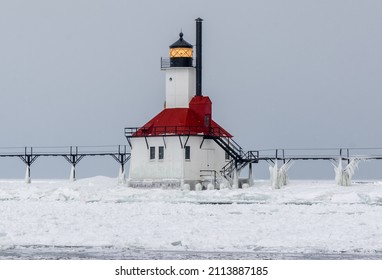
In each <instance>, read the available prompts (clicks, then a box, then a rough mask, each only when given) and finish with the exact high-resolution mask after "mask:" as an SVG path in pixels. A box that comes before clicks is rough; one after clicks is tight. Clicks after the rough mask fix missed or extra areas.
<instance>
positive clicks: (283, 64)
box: [0, 0, 382, 178]
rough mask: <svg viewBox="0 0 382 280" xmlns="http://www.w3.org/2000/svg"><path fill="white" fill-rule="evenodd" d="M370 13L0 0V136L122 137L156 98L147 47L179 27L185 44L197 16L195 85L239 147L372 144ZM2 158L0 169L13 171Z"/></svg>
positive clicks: (375, 93) (15, 139)
mask: <svg viewBox="0 0 382 280" xmlns="http://www.w3.org/2000/svg"><path fill="white" fill-rule="evenodd" d="M381 15H382V1H379V0H375V1H372V0H363V1H351V0H321V1H316V0H299V1H296V0H290V1H284V0H279V1H277V0H274V1H269V0H263V1H256V0H248V1H244V0H242V1H240V0H236V1H205V0H203V1H182V0H177V1H168V0H162V1H145V0H137V1H132V0H130V1H127V0H112V1H110V0H108V1H106V0H104V1H101V0H89V1H80V0H75V1H74V0H65V1H63V0H62V1H52V0H46V1H43V0H34V1H26V0H23V1H19V0H0V96H1V103H0V104H1V106H0V108H1V109H0V127H1V137H0V147H9V146H12V147H14V146H62V145H106V144H107V145H108V144H125V143H126V140H125V138H124V135H123V128H124V127H127V126H141V125H143V124H144V123H145V122H147V121H148V120H149V119H150V118H152V117H153V116H155V115H156V114H157V113H159V112H160V111H161V110H162V108H163V101H164V98H165V88H164V85H165V84H164V73H163V72H161V71H160V57H161V56H168V46H169V45H170V44H172V43H173V42H175V41H176V40H177V39H178V33H179V31H180V30H181V29H182V30H183V33H184V38H185V39H186V40H187V41H189V42H190V43H192V44H195V21H194V19H195V18H197V17H202V18H203V19H204V22H203V44H204V45H203V55H204V56H203V94H204V95H208V96H210V98H211V99H212V102H213V106H214V107H213V118H214V119H215V121H217V122H218V123H219V124H220V125H222V126H223V127H224V128H226V129H227V130H228V131H229V132H231V133H232V134H233V135H234V137H235V140H236V141H237V142H238V143H240V144H241V145H242V146H243V148H245V149H246V150H249V149H251V150H255V149H263V148H306V147H309V148H310V147H382V128H381V119H382V118H381V107H382V104H381V103H382V102H381V101H382V96H381V95H382V36H381V34H382V33H381V26H382V16H381ZM16 161H17V163H16ZM42 161H44V160H41V162H42ZM8 162H11V160H7V159H0V167H1V169H2V171H1V170H0V177H2V178H4V177H9V176H11V177H12V176H13V177H14V176H16V174H21V175H23V172H24V171H23V170H24V169H23V165H22V163H21V161H20V160H16V159H15V163H14V164H13V163H12V164H13V165H9V164H8ZM12 162H13V161H12ZM89 163H90V161H88V163H86V164H85V163H84V164H83V165H84V166H85V165H89ZM109 163H110V165H111V166H109ZM40 164H41V163H40ZM103 164H105V166H103ZM98 165H100V166H102V169H104V170H106V169H107V170H113V169H116V170H118V166H117V164H116V163H114V162H111V160H107V161H106V160H104V161H102V164H98ZM4 166H6V167H4ZM55 166H56V165H55ZM4 168H5V169H4ZM57 168H58V169H59V168H64V169H65V170H66V169H68V170H69V167H68V164H67V163H65V162H64V161H63V160H62V163H61V162H60V163H58V164H57ZM330 168H331V167H330ZM40 169H41V168H40ZM65 172H66V171H65ZM65 172H63V173H59V174H65ZM108 172H109V171H108ZM110 172H111V171H110ZM379 172H380V173H381V174H382V168H381V169H380V171H379ZM43 173H44V172H42V171H41V174H43ZM83 174H91V175H96V174H94V171H93V173H91V172H89V173H85V171H84V173H83ZM38 175H40V174H39V173H38ZM329 175H330V176H331V175H332V174H329ZM41 176H42V175H41ZM65 176H66V175H65ZM65 176H64V177H65Z"/></svg>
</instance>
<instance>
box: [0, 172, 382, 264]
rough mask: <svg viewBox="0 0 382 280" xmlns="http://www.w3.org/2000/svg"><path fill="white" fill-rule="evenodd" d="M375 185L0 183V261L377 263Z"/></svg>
mask: <svg viewBox="0 0 382 280" xmlns="http://www.w3.org/2000/svg"><path fill="white" fill-rule="evenodd" d="M381 210H382V182H355V183H353V185H352V186H349V187H340V186H337V185H336V184H335V182H331V181H291V182H290V183H289V184H288V185H287V186H283V187H281V189H273V188H272V187H271V186H270V183H269V182H268V181H255V185H254V186H252V187H248V188H245V189H228V188H227V189H223V190H204V191H189V190H187V189H185V190H162V189H133V188H128V187H126V186H125V185H118V179H116V178H106V177H94V178H89V179H81V180H77V181H74V182H69V181H64V180H62V181H60V180H40V181H38V180H34V181H32V183H31V184H26V183H25V182H24V181H21V180H13V181H12V180H2V181H0V258H1V251H2V250H12V248H18V247H19V246H25V247H28V246H57V247H59V246H88V247H91V248H96V247H98V248H101V247H102V246H104V247H105V246H112V247H113V248H129V249H144V250H159V251H169V250H171V251H179V252H185V251H187V252H281V253H282V252H285V253H303V254H306V253H310V254H315V253H319V252H321V253H322V252H324V253H328V254H332V253H343V252H346V253H350V254H370V255H375V254H379V255H380V254H381V252H382V224H381V223H380V221H381V220H382V211H381Z"/></svg>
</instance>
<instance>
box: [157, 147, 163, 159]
mask: <svg viewBox="0 0 382 280" xmlns="http://www.w3.org/2000/svg"><path fill="white" fill-rule="evenodd" d="M158 158H159V159H163V158H164V147H163V146H159V149H158Z"/></svg>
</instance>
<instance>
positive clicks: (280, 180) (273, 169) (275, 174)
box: [269, 160, 293, 189]
mask: <svg viewBox="0 0 382 280" xmlns="http://www.w3.org/2000/svg"><path fill="white" fill-rule="evenodd" d="M292 164H293V161H287V162H286V163H284V164H283V165H282V166H281V167H280V168H278V162H277V160H276V161H275V164H274V165H273V166H272V165H270V166H269V173H270V179H271V185H272V187H273V188H275V189H280V188H281V187H282V186H285V185H287V184H288V170H289V168H290V167H291V166H292Z"/></svg>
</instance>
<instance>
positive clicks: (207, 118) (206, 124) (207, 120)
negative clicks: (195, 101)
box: [204, 115, 211, 127]
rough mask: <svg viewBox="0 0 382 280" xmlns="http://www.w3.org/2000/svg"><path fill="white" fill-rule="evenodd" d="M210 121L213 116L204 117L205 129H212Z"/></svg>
mask: <svg viewBox="0 0 382 280" xmlns="http://www.w3.org/2000/svg"><path fill="white" fill-rule="evenodd" d="M210 119H211V116H210V115H205V116H204V126H205V127H210V123H211V122H210Z"/></svg>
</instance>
